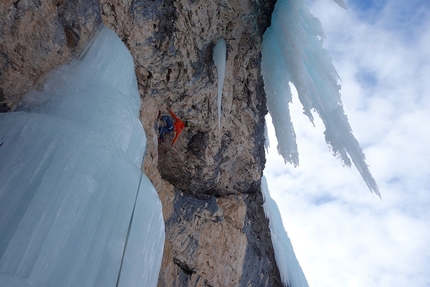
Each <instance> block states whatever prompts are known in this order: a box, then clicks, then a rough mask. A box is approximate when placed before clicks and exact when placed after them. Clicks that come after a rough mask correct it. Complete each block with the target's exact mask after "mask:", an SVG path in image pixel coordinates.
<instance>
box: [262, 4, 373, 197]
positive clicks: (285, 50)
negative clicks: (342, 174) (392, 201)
mask: <svg viewBox="0 0 430 287" xmlns="http://www.w3.org/2000/svg"><path fill="white" fill-rule="evenodd" d="M336 3H338V4H339V5H341V6H342V3H343V1H336ZM323 38H324V32H323V29H322V27H321V23H320V22H319V20H318V19H317V18H315V17H314V16H312V15H311V13H310V12H309V10H308V8H307V7H306V5H305V3H304V1H302V0H291V1H287V0H279V1H278V2H277V3H276V5H275V10H274V12H273V14H272V26H271V27H269V28H268V29H267V30H266V32H265V35H264V43H263V52H262V53H263V64H262V69H263V76H264V80H265V86H266V91H267V94H268V105H269V101H277V102H278V103H281V102H288V101H290V98H289V97H290V96H289V93H288V92H284V93H279V92H278V90H280V89H281V90H282V89H284V90H288V89H287V88H286V83H288V82H289V81H291V82H292V83H293V84H294V86H295V87H296V89H297V92H298V95H299V99H300V101H301V103H302V105H303V110H304V114H306V115H307V116H308V117H309V119H310V120H311V121H313V116H312V113H311V110H316V111H317V112H318V114H319V116H320V117H321V119H322V121H323V122H324V125H325V127H326V131H325V132H324V134H325V139H326V142H327V143H328V145H329V146H330V147H331V148H332V150H333V153H334V154H335V155H337V156H339V157H340V158H341V160H342V161H343V163H344V164H345V165H347V166H351V160H350V158H349V157H351V159H352V162H353V163H354V164H355V166H356V167H357V169H358V171H359V172H360V174H361V176H362V177H363V179H364V181H365V182H366V184H367V186H368V187H369V189H370V190H371V191H373V192H375V193H376V194H377V195H379V196H380V193H379V189H378V186H377V185H376V182H375V180H374V179H373V177H372V175H371V174H370V171H369V169H368V166H367V164H366V163H365V161H364V160H365V157H364V154H363V151H362V149H361V148H360V146H359V144H358V142H357V140H356V139H355V137H354V136H353V134H352V131H351V127H350V125H349V123H348V119H347V117H346V115H345V112H344V110H343V106H342V101H341V99H340V92H339V91H340V86H339V85H338V84H337V80H338V79H339V76H338V74H337V72H336V70H335V68H334V67H333V64H332V63H331V58H330V57H329V55H328V52H327V51H326V50H325V49H323V48H322V44H323ZM273 45H274V46H277V48H273V47H272V46H273ZM276 49H279V51H280V53H277V52H276ZM274 50H275V52H273V51H274ZM271 65H275V69H277V70H278V71H280V72H279V73H275V72H273V70H272V69H274V68H273V66H271ZM279 65H285V66H284V67H283V68H281V67H279ZM285 93H286V95H284V94H285ZM284 96H286V97H287V99H285V100H282V99H277V98H278V97H284ZM271 97H274V98H275V99H271ZM277 108H278V109H283V110H288V106H287V105H286V104H285V103H284V104H283V106H282V107H277ZM272 110H273V109H272ZM272 110H271V108H270V107H269V111H270V113H271V116H272V119H273V122H274V124H275V129H276V133H277V137H278V141H279V142H280V143H279V145H280V146H281V150H280V154H281V155H282V156H283V157H284V159H285V161H290V162H293V163H294V162H295V161H294V159H295V158H296V154H297V152H296V150H295V149H294V148H293V145H292V144H291V142H295V139H294V133H293V132H291V127H290V125H291V124H290V122H289V121H288V122H286V123H285V125H286V128H285V129H286V131H285V133H286V134H287V135H289V136H292V137H293V138H290V139H287V140H285V137H283V136H279V135H278V134H279V133H278V130H280V129H281V128H282V127H281V126H280V125H284V123H283V122H285V121H286V118H287V116H286V115H283V118H282V119H279V120H277V119H276V118H277V117H278V116H279V115H278V113H276V112H273V113H272ZM278 150H279V148H278ZM285 151H288V153H287V152H285Z"/></svg>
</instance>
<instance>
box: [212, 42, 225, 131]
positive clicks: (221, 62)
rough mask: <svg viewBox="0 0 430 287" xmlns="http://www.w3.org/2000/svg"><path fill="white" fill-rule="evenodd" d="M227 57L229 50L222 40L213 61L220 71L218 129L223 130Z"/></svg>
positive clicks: (216, 47) (217, 44)
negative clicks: (222, 117)
mask: <svg viewBox="0 0 430 287" xmlns="http://www.w3.org/2000/svg"><path fill="white" fill-rule="evenodd" d="M226 56H227V48H226V45H225V41H224V39H223V38H220V39H219V40H218V42H217V43H216V44H215V46H214V50H213V61H214V63H215V66H216V67H217V69H218V97H217V101H218V129H220V128H221V101H222V88H223V86H224V76H225V62H226Z"/></svg>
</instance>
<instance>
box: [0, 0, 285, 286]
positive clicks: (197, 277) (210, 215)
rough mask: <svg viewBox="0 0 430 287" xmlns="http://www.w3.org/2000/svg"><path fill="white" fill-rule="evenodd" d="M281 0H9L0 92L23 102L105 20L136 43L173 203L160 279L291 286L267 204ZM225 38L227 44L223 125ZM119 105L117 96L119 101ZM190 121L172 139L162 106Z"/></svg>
mask: <svg viewBox="0 0 430 287" xmlns="http://www.w3.org/2000/svg"><path fill="white" fill-rule="evenodd" d="M273 6H274V1H268V2H264V3H261V2H259V1H253V0H246V1H238V0H234V1H226V0H218V1H199V0H189V1H187V0H185V1H184V0H177V1H174V0H164V1H162V0H154V1H149V0H141V1H139V0H136V1H132V0H101V1H100V2H99V1H84V0H70V1H46V2H43V1H41V2H39V1H30V0H27V1H26V0H21V1H3V2H2V3H1V4H0V11H1V12H0V21H1V22H0V34H1V35H2V36H1V39H0V71H1V78H0V101H1V103H2V104H3V105H2V109H3V110H13V109H15V108H16V106H17V105H18V103H19V101H20V99H21V96H22V94H23V93H24V92H25V91H27V90H28V89H29V88H35V87H36V88H37V83H39V84H40V83H43V75H44V74H45V73H46V72H48V71H49V70H51V69H52V68H54V67H56V66H58V65H60V64H63V63H65V62H67V61H69V60H70V59H71V58H72V57H75V56H76V55H79V54H80V53H81V52H82V51H83V49H84V47H85V45H86V44H87V43H88V41H90V39H91V37H92V36H93V35H94V34H95V33H97V30H98V27H100V25H101V24H102V23H104V24H105V25H106V26H108V27H110V28H111V29H113V30H114V31H115V32H116V33H117V34H118V35H119V36H120V37H121V38H122V40H123V42H124V43H125V44H126V46H127V47H128V48H129V50H130V51H131V53H132V55H133V57H134V62H135V69H136V75H137V78H138V87H139V92H140V96H141V103H142V105H141V121H142V124H143V126H144V129H145V131H146V134H147V137H148V141H147V142H148V146H147V152H146V157H145V165H144V169H145V173H146V174H147V175H148V177H149V178H150V179H151V181H152V182H153V184H154V186H155V187H156V189H157V191H158V193H159V196H160V198H161V200H162V203H163V214H164V219H165V222H166V242H165V250H164V255H163V263H162V269H161V272H160V277H159V282H158V285H159V286H282V283H281V281H280V276H279V271H278V269H277V266H276V263H275V260H274V254H273V247H272V244H271V240H270V230H269V227H268V222H267V219H266V218H265V215H264V212H263V209H262V203H263V200H262V196H261V191H260V181H261V176H262V171H263V168H264V164H265V156H264V116H265V114H266V113H267V110H266V103H265V94H264V89H263V81H262V77H261V73H260V63H261V46H262V34H263V32H264V31H265V29H266V28H267V27H268V26H269V25H270V15H271V12H272V10H273ZM219 38H224V39H225V42H226V46H227V61H226V76H225V81H224V89H223V98H222V116H221V126H220V129H219V128H218V118H217V116H218V115H217V88H218V87H217V69H216V67H215V65H214V62H213V60H212V52H213V47H214V45H215V43H216V42H217V40H218V39H219ZM112 104H114V103H112ZM168 108H169V109H172V110H173V111H174V112H175V113H176V114H177V115H178V116H179V117H180V118H181V119H183V120H188V121H190V122H191V126H190V127H188V128H186V130H184V131H183V132H182V134H181V136H180V137H179V140H178V142H177V143H176V144H175V145H174V146H173V147H172V146H171V144H170V143H171V140H172V138H168V139H167V141H166V142H165V143H159V142H158V141H157V136H158V132H157V127H158V125H159V124H161V122H159V121H158V120H157V114H158V111H159V110H160V111H161V112H162V113H165V114H167V113H168V112H167V109H168Z"/></svg>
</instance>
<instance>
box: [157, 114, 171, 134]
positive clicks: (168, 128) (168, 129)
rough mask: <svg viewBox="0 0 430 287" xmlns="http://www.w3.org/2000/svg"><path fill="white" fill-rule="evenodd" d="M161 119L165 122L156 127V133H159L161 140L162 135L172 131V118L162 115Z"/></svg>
mask: <svg viewBox="0 0 430 287" xmlns="http://www.w3.org/2000/svg"><path fill="white" fill-rule="evenodd" d="M161 120H162V121H165V122H166V125H165V126H163V127H160V128H158V134H159V136H158V137H159V138H160V139H161V140H164V137H165V136H166V134H169V133H171V132H172V131H173V122H172V119H171V118H170V117H169V116H162V117H161Z"/></svg>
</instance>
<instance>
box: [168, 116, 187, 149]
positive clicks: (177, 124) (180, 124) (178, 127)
mask: <svg viewBox="0 0 430 287" xmlns="http://www.w3.org/2000/svg"><path fill="white" fill-rule="evenodd" d="M169 112H170V114H171V115H172V117H173V118H174V119H175V122H174V123H173V126H174V129H173V131H174V132H175V138H174V139H173V141H172V146H173V145H174V144H175V142H176V141H177V140H178V137H179V134H180V133H181V132H182V130H183V129H184V128H185V124H184V123H183V122H182V121H181V119H180V118H178V117H177V116H176V115H175V114H174V113H173V112H172V110H169Z"/></svg>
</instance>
